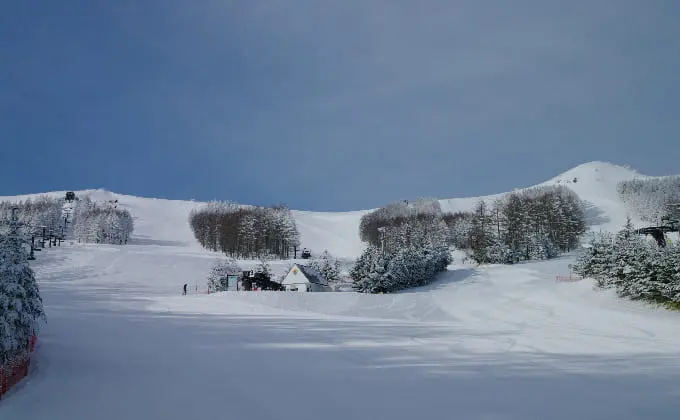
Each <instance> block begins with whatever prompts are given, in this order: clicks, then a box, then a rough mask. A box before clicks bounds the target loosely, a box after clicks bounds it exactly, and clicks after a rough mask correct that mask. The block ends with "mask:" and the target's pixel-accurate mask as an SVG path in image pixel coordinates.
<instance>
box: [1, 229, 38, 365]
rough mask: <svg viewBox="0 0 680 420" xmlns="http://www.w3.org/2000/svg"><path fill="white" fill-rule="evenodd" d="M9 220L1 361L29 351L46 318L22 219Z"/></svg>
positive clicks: (4, 245)
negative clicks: (29, 255)
mask: <svg viewBox="0 0 680 420" xmlns="http://www.w3.org/2000/svg"><path fill="white" fill-rule="evenodd" d="M8 223H9V228H8V230H7V232H6V234H4V235H2V236H1V237H0V365H2V364H3V363H4V362H6V361H7V360H8V359H10V358H12V357H17V356H21V355H22V354H25V353H26V352H27V351H28V347H29V340H30V338H31V337H32V336H33V334H34V333H35V332H36V331H37V330H38V327H39V324H40V321H41V320H44V319H45V313H44V310H43V305H42V299H41V297H40V292H39V290H38V284H37V283H36V280H35V276H34V273H33V270H32V269H31V267H30V266H29V264H28V253H27V250H26V247H27V241H26V238H25V236H24V234H23V233H22V231H21V223H20V222H19V221H18V219H17V218H16V217H13V218H12V219H10V221H9V222H8Z"/></svg>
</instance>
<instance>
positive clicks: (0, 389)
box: [0, 366, 7, 398]
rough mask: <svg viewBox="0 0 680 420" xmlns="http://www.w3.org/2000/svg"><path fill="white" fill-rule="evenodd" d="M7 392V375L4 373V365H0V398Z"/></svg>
mask: <svg viewBox="0 0 680 420" xmlns="http://www.w3.org/2000/svg"><path fill="white" fill-rule="evenodd" d="M5 392H7V377H6V375H5V367H4V366H2V367H0V398H2V396H3V395H5Z"/></svg>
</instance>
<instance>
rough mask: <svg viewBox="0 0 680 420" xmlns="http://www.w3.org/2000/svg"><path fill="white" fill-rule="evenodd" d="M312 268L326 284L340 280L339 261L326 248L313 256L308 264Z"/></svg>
mask: <svg viewBox="0 0 680 420" xmlns="http://www.w3.org/2000/svg"><path fill="white" fill-rule="evenodd" d="M309 265H310V266H311V267H312V268H314V269H315V270H316V271H318V272H319V274H321V275H322V276H323V278H324V279H326V281H327V282H328V284H334V283H337V282H339V281H340V263H339V262H338V260H337V259H336V258H335V257H333V256H332V255H331V254H330V252H328V250H325V251H324V252H322V253H321V254H320V255H319V256H318V257H316V258H314V259H313V260H312V261H311V262H310V264H309Z"/></svg>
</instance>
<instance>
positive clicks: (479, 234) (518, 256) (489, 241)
mask: <svg viewBox="0 0 680 420" xmlns="http://www.w3.org/2000/svg"><path fill="white" fill-rule="evenodd" d="M443 220H444V221H445V223H446V224H447V225H448V227H449V235H450V236H449V240H450V243H451V244H453V245H455V246H457V247H459V248H461V249H466V250H469V252H470V255H471V257H472V258H473V259H474V260H475V261H476V262H477V263H479V264H485V263H501V264H512V263H516V262H519V261H523V260H536V259H549V258H554V257H555V256H557V255H559V253H561V252H567V251H571V250H573V249H575V248H576V247H577V246H578V244H579V238H580V237H581V235H582V234H583V233H585V232H586V229H587V224H586V218H585V211H584V205H583V203H582V201H581V200H580V198H579V197H578V195H577V194H576V193H574V192H573V191H572V190H570V189H569V188H567V187H564V186H546V187H536V188H531V189H527V190H523V191H519V192H513V193H510V194H508V195H506V196H504V197H503V198H500V199H497V200H494V201H493V202H492V203H491V204H488V203H487V202H485V201H484V200H481V201H480V202H479V203H478V204H477V205H476V207H475V209H474V211H472V212H458V213H453V214H447V215H444V217H443Z"/></svg>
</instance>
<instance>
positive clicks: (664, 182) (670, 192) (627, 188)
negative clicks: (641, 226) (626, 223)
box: [617, 176, 680, 225]
mask: <svg viewBox="0 0 680 420" xmlns="http://www.w3.org/2000/svg"><path fill="white" fill-rule="evenodd" d="M617 191H618V193H619V196H620V197H621V200H622V201H623V202H624V203H625V204H626V205H627V206H628V208H629V209H631V210H632V211H633V212H634V213H635V214H637V215H638V216H639V217H640V218H641V219H642V220H644V221H645V222H648V223H651V224H655V225H660V224H663V222H664V218H666V217H668V216H675V217H676V218H677V216H678V214H677V211H678V210H677V209H678V205H679V204H680V176H668V177H663V178H651V179H634V180H631V181H623V182H620V183H619V184H618V185H617ZM672 213H676V214H675V215H673V214H672Z"/></svg>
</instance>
